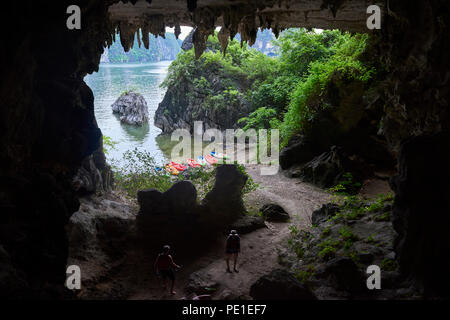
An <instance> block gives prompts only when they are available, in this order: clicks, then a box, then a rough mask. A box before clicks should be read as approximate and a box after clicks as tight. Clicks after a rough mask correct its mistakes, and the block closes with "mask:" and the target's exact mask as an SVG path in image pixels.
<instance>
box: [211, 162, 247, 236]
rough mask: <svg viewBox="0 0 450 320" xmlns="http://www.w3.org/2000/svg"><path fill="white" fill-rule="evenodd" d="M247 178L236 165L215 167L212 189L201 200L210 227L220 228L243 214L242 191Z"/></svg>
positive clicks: (244, 210)
mask: <svg viewBox="0 0 450 320" xmlns="http://www.w3.org/2000/svg"><path fill="white" fill-rule="evenodd" d="M247 179H248V177H247V176H246V175H245V174H244V173H242V172H241V171H240V170H239V169H238V168H237V166H236V165H233V164H224V165H221V166H219V167H217V172H216V181H215V183H214V187H213V189H212V190H211V191H210V192H209V193H208V194H207V195H206V196H205V199H203V207H204V208H205V209H206V212H207V217H205V218H206V219H208V220H210V223H211V225H215V226H217V227H219V228H220V225H222V229H223V225H228V224H229V223H231V222H233V221H234V220H236V219H237V218H239V217H241V216H242V215H243V214H244V213H245V212H246V209H245V206H244V201H243V200H242V189H243V188H244V186H245V183H246V182H247Z"/></svg>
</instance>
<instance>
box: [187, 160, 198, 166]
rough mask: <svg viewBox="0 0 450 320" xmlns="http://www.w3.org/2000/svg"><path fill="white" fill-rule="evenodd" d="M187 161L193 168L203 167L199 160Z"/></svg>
mask: <svg viewBox="0 0 450 320" xmlns="http://www.w3.org/2000/svg"><path fill="white" fill-rule="evenodd" d="M187 163H188V165H189V166H190V167H192V168H197V167H201V165H200V164H199V163H198V162H197V161H195V160H194V159H187Z"/></svg>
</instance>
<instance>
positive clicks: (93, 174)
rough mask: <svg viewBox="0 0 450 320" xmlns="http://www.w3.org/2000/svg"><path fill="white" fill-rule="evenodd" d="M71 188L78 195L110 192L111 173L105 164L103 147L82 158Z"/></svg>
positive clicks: (111, 184) (111, 183)
mask: <svg viewBox="0 0 450 320" xmlns="http://www.w3.org/2000/svg"><path fill="white" fill-rule="evenodd" d="M72 187H73V189H74V190H75V191H76V192H77V193H78V194H79V195H82V196H83V195H87V194H93V193H99V194H101V193H105V192H108V191H111V190H112V187H113V173H112V171H111V167H110V166H109V165H108V164H107V163H106V158H105V154H104V153H103V147H102V146H100V148H99V149H98V150H96V151H95V152H94V153H93V154H91V155H89V156H87V157H86V158H84V160H83V161H82V163H81V167H80V168H79V169H78V172H77V174H76V175H75V177H74V178H73V180H72Z"/></svg>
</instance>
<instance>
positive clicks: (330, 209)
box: [311, 203, 339, 226]
mask: <svg viewBox="0 0 450 320" xmlns="http://www.w3.org/2000/svg"><path fill="white" fill-rule="evenodd" d="M338 211H339V206H338V205H337V204H334V203H326V204H324V205H322V207H320V209H317V210H314V211H313V213H312V215H311V222H312V224H313V225H315V226H317V225H319V224H321V223H323V222H325V221H327V220H328V219H329V218H331V217H333V216H334V215H336V213H337V212H338Z"/></svg>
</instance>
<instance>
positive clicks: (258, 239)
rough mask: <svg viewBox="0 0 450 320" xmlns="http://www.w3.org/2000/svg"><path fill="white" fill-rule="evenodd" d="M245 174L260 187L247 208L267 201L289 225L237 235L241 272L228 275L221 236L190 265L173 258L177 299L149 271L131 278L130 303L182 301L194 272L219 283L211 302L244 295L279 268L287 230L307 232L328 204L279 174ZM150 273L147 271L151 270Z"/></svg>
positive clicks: (314, 191) (312, 189)
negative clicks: (281, 212) (177, 267)
mask: <svg viewBox="0 0 450 320" xmlns="http://www.w3.org/2000/svg"><path fill="white" fill-rule="evenodd" d="M247 172H248V173H249V174H250V176H251V177H252V178H253V179H254V181H255V182H256V183H258V184H259V185H260V187H259V188H258V190H256V191H253V192H251V193H250V194H248V195H247V197H246V206H247V208H249V210H257V209H259V208H260V207H261V206H262V205H264V204H266V203H277V204H279V205H281V206H282V207H283V208H284V209H285V210H286V211H287V212H288V213H289V215H290V216H291V221H290V222H288V223H267V228H264V229H259V230H256V231H254V232H251V233H249V234H245V235H241V248H242V250H241V254H240V257H239V261H238V269H239V273H231V274H230V273H227V272H226V264H225V260H224V254H223V252H224V247H225V237H222V238H220V239H218V240H217V242H216V243H214V244H213V245H212V248H211V249H210V250H209V251H208V252H206V253H205V254H204V255H203V256H202V257H200V258H199V259H198V258H197V259H195V260H194V261H191V262H190V261H177V255H176V252H174V253H173V257H174V260H175V262H176V263H178V264H183V268H182V269H181V270H180V271H178V272H177V274H176V277H177V282H176V286H175V290H176V292H177V294H176V295H174V296H172V295H170V294H168V293H167V292H164V291H163V290H162V289H161V285H160V283H159V281H158V279H157V278H156V277H155V276H154V275H153V274H152V272H149V273H146V274H145V275H142V273H141V274H140V276H138V277H133V278H134V279H129V280H131V281H132V282H134V283H136V287H135V288H134V289H135V290H133V291H132V292H131V293H130V294H129V296H128V298H129V299H182V298H185V297H186V294H185V292H184V288H185V286H186V284H187V283H188V279H189V276H190V275H191V274H192V273H194V272H195V273H196V274H198V275H200V277H201V278H205V279H208V281H210V282H212V283H218V289H217V291H216V292H214V294H213V299H217V298H224V297H225V295H226V294H230V293H231V294H232V296H234V297H238V296H248V294H249V290H250V286H251V285H252V284H253V283H254V282H255V281H256V280H257V279H258V278H259V277H261V276H262V275H264V274H267V273H268V272H270V271H271V270H273V269H276V268H279V267H280V266H279V264H278V262H277V259H278V252H277V248H280V247H281V245H282V244H283V242H284V241H285V240H286V238H287V237H288V235H289V232H290V231H289V226H290V225H292V224H295V225H296V226H297V228H308V227H309V226H310V221H311V218H310V217H311V213H312V212H313V211H314V210H315V209H317V208H319V207H320V206H321V205H322V204H323V203H326V202H328V201H329V198H330V196H329V195H328V194H327V193H325V192H324V191H322V190H320V189H318V188H316V187H314V186H311V185H308V184H305V183H302V182H299V180H296V179H289V178H287V177H285V176H283V175H282V174H281V173H278V174H276V175H271V176H262V175H260V174H259V168H258V167H257V166H248V167H247ZM141 263H142V265H147V266H151V264H152V263H153V261H142V262H141ZM149 271H150V270H149Z"/></svg>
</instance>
